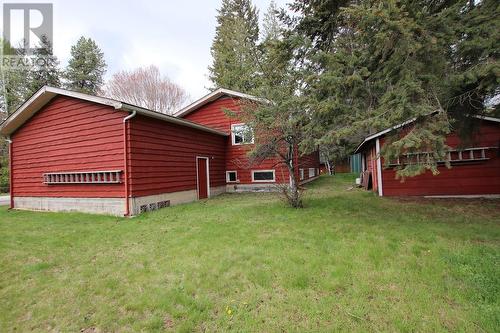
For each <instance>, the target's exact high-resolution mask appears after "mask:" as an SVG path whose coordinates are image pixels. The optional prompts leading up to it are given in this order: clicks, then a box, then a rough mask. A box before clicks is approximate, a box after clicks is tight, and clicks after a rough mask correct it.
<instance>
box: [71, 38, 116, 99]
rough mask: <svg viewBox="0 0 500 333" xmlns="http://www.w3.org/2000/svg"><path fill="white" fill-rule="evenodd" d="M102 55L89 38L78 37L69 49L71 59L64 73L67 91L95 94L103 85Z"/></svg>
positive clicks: (103, 65)
mask: <svg viewBox="0 0 500 333" xmlns="http://www.w3.org/2000/svg"><path fill="white" fill-rule="evenodd" d="M106 67H107V65H106V61H105V60H104V53H103V52H102V51H101V49H100V48H99V46H97V44H96V42H95V41H94V40H92V39H91V38H85V37H80V39H79V40H78V42H77V43H76V44H75V45H73V46H72V47H71V59H70V60H69V62H68V67H67V68H66V70H65V72H64V78H65V79H66V82H65V86H66V88H67V89H70V90H74V91H79V92H84V93H88V94H94V95H95V94H97V93H99V92H100V90H101V87H102V86H103V84H104V73H105V72H106Z"/></svg>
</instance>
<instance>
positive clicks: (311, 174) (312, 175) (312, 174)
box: [309, 168, 316, 178]
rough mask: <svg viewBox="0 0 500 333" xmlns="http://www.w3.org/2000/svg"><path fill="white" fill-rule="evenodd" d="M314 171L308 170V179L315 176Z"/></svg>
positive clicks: (312, 169)
mask: <svg viewBox="0 0 500 333" xmlns="http://www.w3.org/2000/svg"><path fill="white" fill-rule="evenodd" d="M315 171H316V169H314V168H309V178H311V177H314V176H315V175H316V174H315Z"/></svg>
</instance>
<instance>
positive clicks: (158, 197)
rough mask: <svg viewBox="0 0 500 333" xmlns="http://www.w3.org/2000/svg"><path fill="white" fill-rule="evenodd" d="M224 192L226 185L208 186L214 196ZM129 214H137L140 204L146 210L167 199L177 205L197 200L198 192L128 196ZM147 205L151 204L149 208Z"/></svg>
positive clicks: (154, 208) (139, 210)
mask: <svg viewBox="0 0 500 333" xmlns="http://www.w3.org/2000/svg"><path fill="white" fill-rule="evenodd" d="M224 192H226V186H218V187H211V188H210V196H211V197H214V196H217V195H219V194H222V193H224ZM129 200H130V201H129V202H130V214H131V215H138V214H140V213H141V206H144V205H148V209H147V210H156V209H158V208H159V207H158V206H159V204H160V203H162V202H164V201H169V205H170V206H173V205H178V204H182V203H188V202H193V201H196V200H198V193H197V191H196V190H189V191H180V192H172V193H162V194H155V195H147V196H143V197H135V198H130V199H129ZM149 205H152V206H151V208H150V207H149Z"/></svg>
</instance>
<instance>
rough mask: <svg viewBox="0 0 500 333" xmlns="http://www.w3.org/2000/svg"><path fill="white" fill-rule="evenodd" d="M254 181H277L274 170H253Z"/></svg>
mask: <svg viewBox="0 0 500 333" xmlns="http://www.w3.org/2000/svg"><path fill="white" fill-rule="evenodd" d="M252 181H253V182H256V183H266V182H267V183H269V182H274V181H275V174H274V170H253V171H252Z"/></svg>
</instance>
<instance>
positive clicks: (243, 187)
mask: <svg viewBox="0 0 500 333" xmlns="http://www.w3.org/2000/svg"><path fill="white" fill-rule="evenodd" d="M281 185H282V184H276V183H264V184H228V185H226V192H229V193H238V192H275V191H278V190H279V188H278V186H281Z"/></svg>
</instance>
